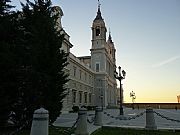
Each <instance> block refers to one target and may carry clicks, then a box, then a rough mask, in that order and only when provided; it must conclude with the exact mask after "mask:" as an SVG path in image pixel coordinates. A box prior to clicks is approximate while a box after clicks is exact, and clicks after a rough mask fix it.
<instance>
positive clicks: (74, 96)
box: [72, 90, 76, 103]
mask: <svg viewBox="0 0 180 135" xmlns="http://www.w3.org/2000/svg"><path fill="white" fill-rule="evenodd" d="M72 96H73V97H72V99H73V103H76V91H75V90H73V91H72Z"/></svg>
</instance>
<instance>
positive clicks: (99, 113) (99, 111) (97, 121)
mask: <svg viewBox="0 0 180 135" xmlns="http://www.w3.org/2000/svg"><path fill="white" fill-rule="evenodd" d="M94 125H96V126H102V108H101V107H96V111H95V119H94Z"/></svg>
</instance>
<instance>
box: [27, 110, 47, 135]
mask: <svg viewBox="0 0 180 135" xmlns="http://www.w3.org/2000/svg"><path fill="white" fill-rule="evenodd" d="M48 125H49V112H48V111H47V110H45V109H44V108H40V109H37V110H35V111H34V114H33V121H32V126H31V132H30V135H48Z"/></svg>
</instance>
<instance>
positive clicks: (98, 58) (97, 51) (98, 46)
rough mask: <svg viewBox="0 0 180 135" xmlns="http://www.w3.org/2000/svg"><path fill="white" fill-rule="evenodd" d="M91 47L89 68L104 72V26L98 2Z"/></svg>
mask: <svg viewBox="0 0 180 135" xmlns="http://www.w3.org/2000/svg"><path fill="white" fill-rule="evenodd" d="M91 30H92V40H91V41H92V47H91V50H90V51H91V68H92V70H94V71H95V72H105V70H106V69H105V68H106V66H105V61H106V60H105V59H106V58H105V57H106V55H105V53H106V52H105V51H106V49H105V47H106V32H107V30H106V26H105V22H104V19H103V18H102V16H101V9H100V3H99V0H98V11H97V15H96V17H95V19H94V20H93V23H92V29H91Z"/></svg>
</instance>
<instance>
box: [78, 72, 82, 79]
mask: <svg viewBox="0 0 180 135" xmlns="http://www.w3.org/2000/svg"><path fill="white" fill-rule="evenodd" d="M81 77H82V71H81V70H79V78H80V80H81Z"/></svg>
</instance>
